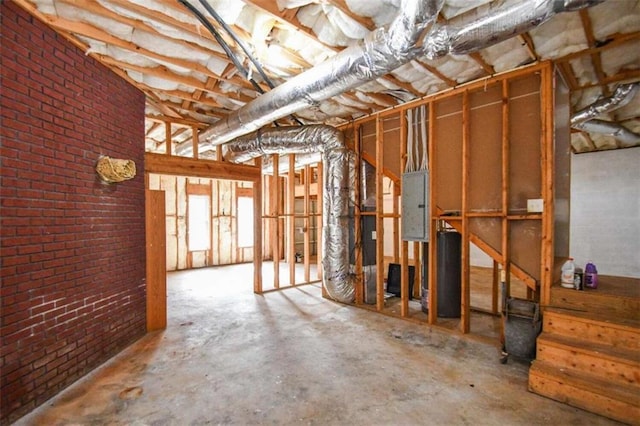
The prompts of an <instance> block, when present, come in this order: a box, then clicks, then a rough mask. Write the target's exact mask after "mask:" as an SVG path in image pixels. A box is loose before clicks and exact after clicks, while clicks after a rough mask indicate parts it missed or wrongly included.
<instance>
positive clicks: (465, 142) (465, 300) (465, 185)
mask: <svg viewBox="0 0 640 426" xmlns="http://www.w3.org/2000/svg"><path fill="white" fill-rule="evenodd" d="M469 117H470V109H469V92H468V91H466V90H465V91H464V93H463V95H462V248H461V257H462V259H461V262H462V271H461V273H462V300H461V304H462V306H461V314H460V315H461V317H460V331H462V332H463V333H468V332H469V330H470V325H471V285H470V282H469V277H470V273H469V216H468V213H469V205H468V195H469V194H468V193H469V157H470V148H469V134H470V132H469V127H470V126H469Z"/></svg>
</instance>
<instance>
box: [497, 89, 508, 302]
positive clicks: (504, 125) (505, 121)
mask: <svg viewBox="0 0 640 426" xmlns="http://www.w3.org/2000/svg"><path fill="white" fill-rule="evenodd" d="M509 156H510V142H509V81H508V80H507V79H504V80H502V240H501V244H502V269H503V271H504V280H505V289H504V291H505V293H506V296H509V295H510V294H511V254H510V253H509V219H508V217H509V162H510V161H509ZM498 285H499V284H498ZM501 290H502V289H501ZM500 300H502V298H500ZM500 309H504V307H501V308H500Z"/></svg>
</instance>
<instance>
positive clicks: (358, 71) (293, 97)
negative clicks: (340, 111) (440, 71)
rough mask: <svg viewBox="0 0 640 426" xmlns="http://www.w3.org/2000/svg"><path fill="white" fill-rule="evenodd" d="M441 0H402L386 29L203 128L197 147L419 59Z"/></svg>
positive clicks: (221, 140) (216, 142)
mask: <svg viewBox="0 0 640 426" xmlns="http://www.w3.org/2000/svg"><path fill="white" fill-rule="evenodd" d="M443 3H444V0H402V4H401V7H400V13H399V15H398V16H397V17H396V18H395V19H394V20H393V21H392V22H391V24H390V26H389V27H388V28H378V29H376V30H374V31H372V32H371V33H369V34H368V35H367V37H365V39H364V40H363V41H362V42H361V43H359V44H356V45H354V46H351V47H349V48H347V49H345V50H343V51H341V52H340V53H338V54H337V55H336V56H334V57H332V58H331V59H329V60H327V61H325V62H323V63H321V64H319V65H316V66H315V67H313V68H311V69H309V70H307V71H305V72H303V73H301V74H299V75H297V76H296V77H293V78H291V79H290V80H288V81H287V82H286V83H283V84H281V85H280V86H278V87H276V88H275V89H273V90H272V91H270V92H268V93H266V94H264V95H262V96H260V97H258V98H256V99H255V100H253V101H251V102H250V103H248V104H246V105H244V106H243V107H242V108H240V109H239V110H237V111H235V112H234V113H232V114H230V115H229V116H227V117H226V118H224V119H222V120H220V121H218V122H217V123H215V124H214V125H213V126H211V127H210V128H208V129H207V130H205V131H204V132H203V133H202V135H201V136H200V142H201V143H203V144H211V145H220V144H223V143H225V142H227V141H230V140H232V139H234V138H236V137H238V136H240V135H244V134H247V133H250V132H252V131H254V130H257V129H259V128H260V127H262V126H264V125H266V124H268V123H271V122H273V121H275V120H277V119H279V118H282V117H285V116H287V115H290V114H292V113H294V112H296V111H300V110H303V109H306V108H309V107H313V106H316V105H318V104H319V103H320V102H321V101H323V100H326V99H329V98H331V97H333V96H336V95H339V94H341V93H344V92H346V91H348V90H350V89H353V88H355V87H357V86H359V85H361V84H363V83H366V82H368V81H371V80H374V79H376V78H378V77H380V76H382V75H384V74H387V73H389V72H390V71H392V70H394V69H396V68H398V67H399V66H401V65H403V64H405V63H407V62H409V61H411V60H412V59H414V58H416V57H418V56H420V55H421V52H420V51H421V49H420V48H419V46H420V44H421V40H422V39H423V38H424V37H425V35H426V33H427V32H428V31H429V30H430V28H431V26H432V24H433V23H434V21H435V20H436V18H437V16H438V13H439V12H440V9H441V8H442V5H443Z"/></svg>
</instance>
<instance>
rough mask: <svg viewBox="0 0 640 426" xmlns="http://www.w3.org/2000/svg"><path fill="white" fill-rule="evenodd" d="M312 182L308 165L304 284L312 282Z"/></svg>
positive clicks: (305, 185)
mask: <svg viewBox="0 0 640 426" xmlns="http://www.w3.org/2000/svg"><path fill="white" fill-rule="evenodd" d="M310 181H311V166H309V165H306V166H304V207H303V214H304V220H303V223H304V225H303V226H304V246H303V250H304V254H303V256H304V282H305V283H308V282H309V281H311V275H310V265H311V259H310V258H311V241H310V236H311V231H310V228H311V220H310V216H309V214H310V209H309V204H310V202H311V199H310V197H309V185H310V183H311V182H310Z"/></svg>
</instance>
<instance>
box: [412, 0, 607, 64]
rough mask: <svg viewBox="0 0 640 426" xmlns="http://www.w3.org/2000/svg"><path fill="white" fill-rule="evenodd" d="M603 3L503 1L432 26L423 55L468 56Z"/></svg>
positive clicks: (588, 0) (582, 0)
mask: <svg viewBox="0 0 640 426" xmlns="http://www.w3.org/2000/svg"><path fill="white" fill-rule="evenodd" d="M603 1H604V0H533V1H520V2H517V3H515V2H513V1H511V2H504V1H503V2H497V3H496V2H494V3H491V4H489V5H487V6H480V7H478V8H476V9H474V10H471V11H469V12H467V13H465V14H462V15H460V16H458V17H456V18H454V19H452V20H451V21H449V22H447V23H445V24H441V25H437V26H435V27H434V28H433V30H432V31H431V32H430V33H429V35H428V36H427V38H426V39H425V42H424V48H423V53H424V55H425V56H426V57H427V59H436V58H440V57H442V56H445V55H448V54H454V55H464V54H468V53H472V52H475V51H478V50H480V49H484V48H485V47H488V46H491V45H494V44H496V43H499V42H501V41H504V40H507V39H509V38H511V37H513V36H516V35H518V34H522V33H523V32H525V31H529V30H531V29H532V28H535V27H537V26H538V25H540V24H542V23H543V22H545V21H547V20H548V19H549V18H551V17H552V16H553V15H556V14H558V13H561V12H567V11H574V10H578V9H582V8H585V7H590V6H593V5H596V4H598V3H602V2H603ZM509 3H511V4H509Z"/></svg>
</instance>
